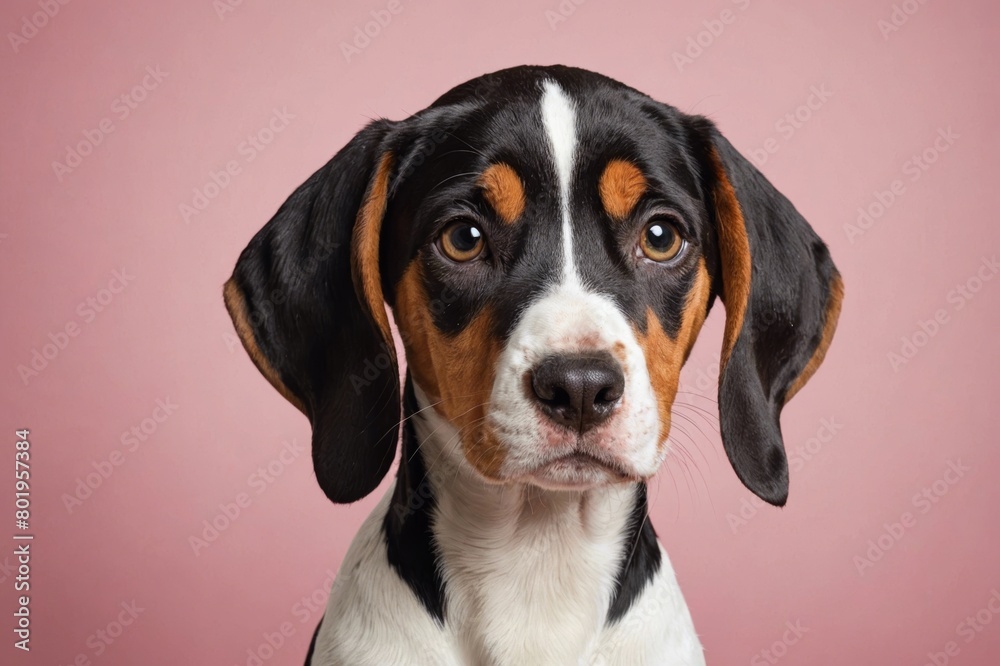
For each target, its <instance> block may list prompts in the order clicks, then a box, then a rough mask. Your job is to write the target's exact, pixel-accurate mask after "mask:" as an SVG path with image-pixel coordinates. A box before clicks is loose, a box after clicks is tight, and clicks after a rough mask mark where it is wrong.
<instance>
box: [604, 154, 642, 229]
mask: <svg viewBox="0 0 1000 666" xmlns="http://www.w3.org/2000/svg"><path fill="white" fill-rule="evenodd" d="M646 188H647V184H646V177H645V176H643V175H642V171H640V170H639V167H637V166H636V165H634V164H632V163H631V162H626V161H625V160H621V159H613V160H611V161H610V162H608V164H607V166H605V167H604V173H602V174H601V178H600V180H599V181H598V183H597V191H598V193H599V194H600V195H601V203H602V204H603V205H604V210H605V211H607V213H608V215H610V216H611V217H612V218H614V219H616V220H624V219H625V218H626V217H628V216H629V214H631V212H632V211H633V209H635V205H636V204H637V203H639V199H640V198H641V197H642V195H643V194H645V192H646Z"/></svg>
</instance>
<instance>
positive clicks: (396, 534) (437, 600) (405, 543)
mask: <svg viewBox="0 0 1000 666" xmlns="http://www.w3.org/2000/svg"><path fill="white" fill-rule="evenodd" d="M416 405H417V399H416V396H415V395H414V392H413V383H412V382H411V381H410V378H409V377H407V378H406V388H405V390H404V394H403V410H404V425H403V457H402V459H401V460H400V463H399V470H398V472H397V474H396V488H395V490H394V491H393V494H392V500H391V502H390V503H389V510H388V512H387V513H386V514H385V521H384V523H383V529H384V530H385V542H386V554H387V555H388V558H389V564H390V565H391V566H392V568H393V569H395V570H396V573H398V574H399V577H400V578H402V579H403V580H404V581H405V582H406V584H407V585H409V587H410V589H411V590H413V593H414V594H415V595H417V598H418V599H420V603H422V604H423V605H424V608H426V609H427V612H428V613H430V614H431V616H432V617H433V618H434V619H435V620H437V621H438V622H441V623H443V622H444V611H445V604H444V579H443V578H442V576H441V569H440V566H439V565H438V549H437V544H436V543H435V541H434V533H433V531H432V529H431V519H432V516H433V513H434V507H435V504H436V502H435V500H434V493H433V491H432V489H431V483H430V479H429V478H428V477H427V470H426V468H425V467H424V460H423V455H422V454H421V453H420V452H419V451H418V442H417V439H416V434H415V433H414V431H413V421H412V419H410V418H409V417H410V416H411V415H412V414H413V413H414V412H415V411H416V410H417V406H416Z"/></svg>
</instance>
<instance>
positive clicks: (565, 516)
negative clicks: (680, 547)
mask: <svg viewBox="0 0 1000 666" xmlns="http://www.w3.org/2000/svg"><path fill="white" fill-rule="evenodd" d="M405 393H406V395H405V399H404V403H405V406H406V409H405V412H406V414H405V416H406V418H405V421H404V429H403V451H402V459H401V463H400V468H399V473H398V477H397V481H396V487H395V489H394V491H393V497H392V501H391V503H390V506H389V509H388V512H387V514H386V518H385V531H386V537H387V545H388V555H389V561H390V563H391V564H392V565H393V567H394V568H395V569H396V571H397V572H398V573H399V575H400V576H401V577H402V578H403V579H404V580H405V581H406V582H407V584H408V585H409V586H410V588H411V589H412V590H413V591H414V592H415V593H416V594H417V596H418V597H419V598H420V600H421V602H422V603H423V604H424V606H425V608H426V609H427V610H428V611H429V612H430V613H431V614H432V615H433V616H434V617H435V618H436V619H437V620H438V621H439V622H440V623H442V624H444V625H447V626H448V627H451V628H453V629H454V631H455V633H456V635H457V637H458V639H459V640H460V641H461V643H462V645H463V646H464V648H465V649H466V651H467V652H468V653H469V655H470V658H471V659H473V661H475V662H476V663H481V662H491V661H497V662H500V663H529V662H528V661H523V660H524V659H529V660H531V659H535V660H537V659H542V661H541V662H539V661H535V662H534V663H563V661H564V659H571V658H572V657H573V655H574V654H576V653H578V652H579V651H583V650H585V649H586V648H587V646H588V644H589V643H590V642H592V641H593V640H594V639H595V637H596V636H598V635H599V633H600V630H601V629H602V628H603V627H604V626H606V625H608V624H612V623H615V622H617V621H618V619H619V618H620V617H621V616H622V615H623V614H624V613H625V611H627V610H628V608H629V606H631V604H632V602H633V601H634V600H635V598H636V597H637V596H638V594H639V593H640V592H641V591H642V589H643V588H644V587H645V585H646V584H647V583H648V582H649V580H650V579H651V578H652V576H653V575H654V574H655V573H656V571H657V570H658V568H659V566H660V551H659V545H658V544H657V542H656V534H655V533H654V531H653V529H652V526H651V525H650V523H649V521H648V520H647V519H646V518H647V516H646V511H647V504H646V487H645V485H644V484H621V485H609V486H601V487H597V488H593V489H589V490H581V491H551V490H543V489H540V488H538V487H536V486H532V485H528V484H510V485H498V484H494V483H489V482H487V481H485V480H484V479H482V477H480V476H479V475H478V474H477V473H476V472H474V471H473V470H472V468H471V466H469V465H468V463H466V462H465V461H464V459H463V458H462V453H461V444H460V442H459V439H458V433H457V432H456V431H455V429H454V428H453V427H451V426H450V424H449V423H448V422H447V421H445V420H444V419H443V418H442V417H441V416H440V415H438V414H437V413H436V412H434V411H433V408H428V404H427V401H426V400H422V399H421V398H422V397H423V396H422V395H420V391H419V389H415V388H414V387H413V385H412V383H411V382H410V381H408V382H407V387H406V392H405ZM445 581H447V588H446V585H445ZM511 632H516V633H513V634H512V633H511ZM512 635H513V636H518V637H519V639H518V640H517V641H516V642H514V641H511V640H510V638H509V636H512ZM504 636H508V638H507V639H506V640H505V639H504V638H503V637H504ZM553 636H559V637H561V639H560V641H553V640H552V637H553ZM515 643H516V644H515Z"/></svg>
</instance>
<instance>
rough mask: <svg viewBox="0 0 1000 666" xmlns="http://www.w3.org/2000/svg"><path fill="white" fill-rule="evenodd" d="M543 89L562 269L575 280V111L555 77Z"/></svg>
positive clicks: (544, 116)
mask: <svg viewBox="0 0 1000 666" xmlns="http://www.w3.org/2000/svg"><path fill="white" fill-rule="evenodd" d="M542 90H543V92H542V124H543V125H544V126H545V133H546V134H547V135H548V137H549V145H550V146H551V147H552V158H553V161H554V162H555V166H556V176H557V177H558V179H559V208H560V211H561V213H562V230H563V273H564V276H565V279H566V280H567V281H576V269H575V268H574V266H573V229H572V226H571V225H570V218H569V214H570V213H569V188H570V180H571V178H572V176H573V159H574V155H575V153H576V112H575V111H574V110H573V101H572V100H571V99H570V98H569V96H567V95H566V93H565V92H563V89H562V88H560V87H559V84H557V83H556V82H555V81H548V80H547V81H545V83H544V84H543V85H542Z"/></svg>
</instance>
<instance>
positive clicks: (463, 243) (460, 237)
mask: <svg viewBox="0 0 1000 666" xmlns="http://www.w3.org/2000/svg"><path fill="white" fill-rule="evenodd" d="M438 242H439V245H440V247H441V251H442V252H444V255H445V256H446V257H448V258H449V259H451V260H452V261H458V262H464V261H472V260H473V259H475V258H476V257H478V256H479V255H480V254H482V253H483V249H485V247H486V239H485V238H484V237H483V232H482V230H481V229H480V228H479V227H478V226H476V224H475V223H473V222H470V221H468V220H459V221H457V222H452V223H451V224H449V225H448V226H447V227H446V228H445V230H444V232H443V233H442V234H441V238H440V240H439V241H438Z"/></svg>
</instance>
